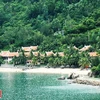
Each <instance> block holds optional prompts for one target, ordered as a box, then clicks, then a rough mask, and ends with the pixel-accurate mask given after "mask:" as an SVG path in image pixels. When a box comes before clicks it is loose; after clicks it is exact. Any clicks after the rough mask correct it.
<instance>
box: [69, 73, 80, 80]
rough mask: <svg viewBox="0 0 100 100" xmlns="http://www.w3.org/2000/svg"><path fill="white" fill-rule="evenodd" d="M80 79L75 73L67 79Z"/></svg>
mask: <svg viewBox="0 0 100 100" xmlns="http://www.w3.org/2000/svg"><path fill="white" fill-rule="evenodd" d="M78 77H79V75H77V74H75V73H71V74H70V75H68V77H67V79H76V78H78Z"/></svg>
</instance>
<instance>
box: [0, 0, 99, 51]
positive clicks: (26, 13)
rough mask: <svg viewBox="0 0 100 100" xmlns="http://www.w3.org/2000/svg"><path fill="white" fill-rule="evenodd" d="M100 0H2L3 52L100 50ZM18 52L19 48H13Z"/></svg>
mask: <svg viewBox="0 0 100 100" xmlns="http://www.w3.org/2000/svg"><path fill="white" fill-rule="evenodd" d="M99 16H100V1H99V0H0V49H8V48H10V49H11V48H18V47H21V46H29V45H39V49H40V50H41V51H50V50H55V51H63V50H66V48H67V46H68V45H70V44H74V45H76V46H77V47H81V46H84V45H88V44H91V45H93V47H94V48H95V49H98V48H100V41H99V38H100V17H99ZM13 50H16V49H13Z"/></svg>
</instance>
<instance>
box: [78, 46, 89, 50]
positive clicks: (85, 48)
mask: <svg viewBox="0 0 100 100" xmlns="http://www.w3.org/2000/svg"><path fill="white" fill-rule="evenodd" d="M90 47H91V46H90V45H88V46H84V47H83V48H81V49H79V50H80V51H86V50H89V48H90Z"/></svg>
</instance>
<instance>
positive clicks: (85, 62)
mask: <svg viewBox="0 0 100 100" xmlns="http://www.w3.org/2000/svg"><path fill="white" fill-rule="evenodd" d="M78 64H79V65H80V66H81V68H82V69H84V68H87V67H89V65H90V61H89V59H88V58H86V57H81V58H80V59H79V61H78Z"/></svg>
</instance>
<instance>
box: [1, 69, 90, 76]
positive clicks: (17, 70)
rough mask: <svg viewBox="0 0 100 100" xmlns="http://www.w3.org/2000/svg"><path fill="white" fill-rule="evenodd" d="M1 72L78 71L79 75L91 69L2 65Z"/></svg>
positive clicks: (61, 72) (69, 72)
mask: <svg viewBox="0 0 100 100" xmlns="http://www.w3.org/2000/svg"><path fill="white" fill-rule="evenodd" d="M0 72H24V73H44V74H45V73H48V74H71V73H76V74H79V75H84V76H85V75H87V74H88V73H89V72H90V70H86V69H84V70H80V69H79V68H75V69H74V68H65V69H61V68H33V69H26V70H22V68H15V67H12V68H3V67H0Z"/></svg>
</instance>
